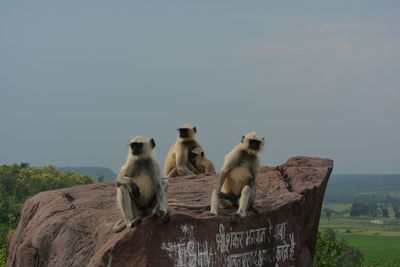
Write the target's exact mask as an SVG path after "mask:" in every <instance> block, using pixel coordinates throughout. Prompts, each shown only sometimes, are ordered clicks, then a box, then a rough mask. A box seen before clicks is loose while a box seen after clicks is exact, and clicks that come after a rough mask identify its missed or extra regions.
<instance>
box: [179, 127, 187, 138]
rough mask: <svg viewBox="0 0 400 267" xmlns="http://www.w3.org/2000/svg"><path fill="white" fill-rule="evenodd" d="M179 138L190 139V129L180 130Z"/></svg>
mask: <svg viewBox="0 0 400 267" xmlns="http://www.w3.org/2000/svg"><path fill="white" fill-rule="evenodd" d="M178 130H179V138H188V137H189V129H188V128H179V129H178Z"/></svg>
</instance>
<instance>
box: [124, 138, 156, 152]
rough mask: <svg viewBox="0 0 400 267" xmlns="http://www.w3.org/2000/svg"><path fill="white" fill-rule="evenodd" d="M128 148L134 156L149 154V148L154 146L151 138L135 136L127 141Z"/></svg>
mask: <svg viewBox="0 0 400 267" xmlns="http://www.w3.org/2000/svg"><path fill="white" fill-rule="evenodd" d="M129 146H130V148H131V149H130V150H131V153H132V155H134V156H146V155H150V154H151V150H152V149H153V148H154V147H155V146H156V143H155V142H154V139H153V138H151V139H150V138H148V137H146V136H137V137H135V138H133V139H132V140H131V141H130V142H129Z"/></svg>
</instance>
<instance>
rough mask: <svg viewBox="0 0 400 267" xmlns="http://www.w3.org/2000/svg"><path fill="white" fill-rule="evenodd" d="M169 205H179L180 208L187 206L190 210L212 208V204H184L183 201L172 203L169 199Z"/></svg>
mask: <svg viewBox="0 0 400 267" xmlns="http://www.w3.org/2000/svg"><path fill="white" fill-rule="evenodd" d="M168 205H169V206H171V207H179V208H187V209H190V210H202V209H204V210H209V209H210V205H192V204H183V203H175V202H174V203H170V202H169V201H168Z"/></svg>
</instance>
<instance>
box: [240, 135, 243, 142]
mask: <svg viewBox="0 0 400 267" xmlns="http://www.w3.org/2000/svg"><path fill="white" fill-rule="evenodd" d="M243 140H244V135H243V136H242V140H240V143H243Z"/></svg>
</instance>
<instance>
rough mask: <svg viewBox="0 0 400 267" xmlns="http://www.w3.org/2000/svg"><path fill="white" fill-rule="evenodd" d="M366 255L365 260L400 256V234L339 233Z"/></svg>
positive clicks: (338, 236)
mask: <svg viewBox="0 0 400 267" xmlns="http://www.w3.org/2000/svg"><path fill="white" fill-rule="evenodd" d="M337 238H344V239H345V240H346V241H347V242H348V243H349V245H350V246H353V247H356V248H358V249H359V250H361V252H362V253H363V255H364V260H372V259H380V258H384V259H394V258H399V252H400V236H379V235H366V234H364V235H355V234H338V235H337Z"/></svg>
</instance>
